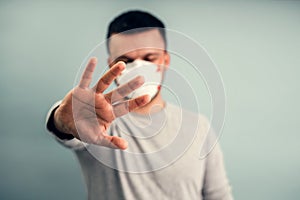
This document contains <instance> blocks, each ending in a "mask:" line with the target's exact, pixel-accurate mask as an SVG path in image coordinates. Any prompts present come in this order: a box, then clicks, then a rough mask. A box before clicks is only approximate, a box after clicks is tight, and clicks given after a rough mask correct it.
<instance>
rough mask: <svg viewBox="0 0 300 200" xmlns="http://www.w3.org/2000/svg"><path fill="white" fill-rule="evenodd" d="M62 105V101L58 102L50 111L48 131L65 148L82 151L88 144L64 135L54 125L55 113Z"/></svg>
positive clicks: (47, 124)
mask: <svg viewBox="0 0 300 200" xmlns="http://www.w3.org/2000/svg"><path fill="white" fill-rule="evenodd" d="M60 104H61V101H58V102H56V103H55V104H54V105H53V106H52V107H51V108H50V110H49V112H48V114H47V117H46V129H47V130H48V131H49V133H50V134H51V135H52V136H53V137H54V138H55V140H57V141H58V142H59V143H60V144H62V145H63V146H65V147H67V148H70V149H73V150H81V149H84V148H85V146H86V145H87V144H86V143H84V142H82V141H80V140H79V139H77V138H75V137H73V136H72V135H69V134H66V133H62V132H60V131H59V130H57V128H56V127H55V125H54V112H55V110H56V109H57V108H58V107H59V105H60Z"/></svg>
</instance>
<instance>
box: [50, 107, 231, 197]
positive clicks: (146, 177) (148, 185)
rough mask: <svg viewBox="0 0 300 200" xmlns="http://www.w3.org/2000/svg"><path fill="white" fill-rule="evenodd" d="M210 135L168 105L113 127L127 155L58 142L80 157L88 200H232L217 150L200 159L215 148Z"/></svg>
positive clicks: (202, 122) (199, 120) (201, 120)
mask: <svg viewBox="0 0 300 200" xmlns="http://www.w3.org/2000/svg"><path fill="white" fill-rule="evenodd" d="M57 105H58V104H57ZM57 105H54V106H53V108H55V107H56V106H57ZM52 110H53V109H51V110H50V112H49V114H48V117H47V123H51V122H49V116H51V113H52ZM52 114H53V113H52ZM208 130H209V123H208V121H207V120H206V118H205V117H203V116H201V115H198V114H194V113H191V112H188V111H186V110H183V109H181V108H179V107H177V106H175V105H172V104H167V105H166V107H165V108H164V109H163V110H162V111H160V112H157V113H153V114H150V115H139V114H135V113H130V114H127V115H125V116H123V117H121V118H118V119H117V120H115V121H114V123H113V124H112V126H111V127H110V129H109V131H108V133H109V134H111V135H118V136H121V137H123V138H125V139H126V140H127V141H128V142H129V147H128V149H127V150H126V151H121V150H113V149H108V148H105V147H98V146H95V145H90V144H86V143H83V142H81V141H80V140H78V139H76V138H74V139H70V140H61V139H59V138H58V137H56V139H57V140H58V141H59V142H60V143H62V144H63V145H64V146H66V147H68V148H71V149H73V150H74V152H75V154H76V156H77V157H78V160H79V162H80V165H81V169H82V173H83V175H84V179H85V182H86V185H87V191H88V199H104V200H121V199H126V200H131V199H134V200H136V199H138V200H148V199H159V200H163V199H168V200H169V199H171V200H177V199H178V200H185V199H188V200H193V199H206V200H208V199H209V200H223V199H224V200H230V199H232V195H231V188H230V185H229V183H228V179H227V177H226V173H225V169H224V164H223V157H222V152H221V150H220V146H219V145H218V144H217V145H216V146H215V147H214V149H213V151H211V152H210V154H208V156H206V158H205V159H200V150H201V149H202V150H203V148H210V147H211V145H213V144H214V142H215V139H214V138H215V137H214V136H213V135H212V134H211V133H210V132H208ZM54 136H55V133H54ZM204 150H205V149H204Z"/></svg>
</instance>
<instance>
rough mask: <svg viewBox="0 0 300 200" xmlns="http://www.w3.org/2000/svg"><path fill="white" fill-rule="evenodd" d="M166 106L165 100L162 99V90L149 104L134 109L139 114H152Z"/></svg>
mask: <svg viewBox="0 0 300 200" xmlns="http://www.w3.org/2000/svg"><path fill="white" fill-rule="evenodd" d="M164 107H165V101H164V100H163V99H162V96H161V94H160V92H159V93H158V94H157V95H156V97H155V98H154V99H152V100H151V101H150V102H149V103H148V104H146V105H145V106H143V107H140V108H138V109H136V110H134V111H133V112H134V113H138V114H150V113H155V112H159V111H161V110H162V109H163V108H164Z"/></svg>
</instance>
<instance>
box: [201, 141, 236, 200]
mask: <svg viewBox="0 0 300 200" xmlns="http://www.w3.org/2000/svg"><path fill="white" fill-rule="evenodd" d="M205 162H206V169H205V177H204V184H203V190H202V195H203V199H205V200H232V199H233V197H232V194H231V187H230V185H229V181H228V179H227V176H226V172H225V167H224V161H223V154H222V151H221V148H220V145H219V144H218V143H217V144H216V146H215V147H214V149H213V150H212V152H210V154H209V155H208V156H207V157H206V160H205Z"/></svg>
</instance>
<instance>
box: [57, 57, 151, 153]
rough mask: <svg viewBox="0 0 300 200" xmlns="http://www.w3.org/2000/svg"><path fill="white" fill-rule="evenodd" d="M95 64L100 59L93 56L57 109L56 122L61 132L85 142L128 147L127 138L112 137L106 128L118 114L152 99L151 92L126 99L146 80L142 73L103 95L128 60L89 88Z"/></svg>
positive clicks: (109, 71)
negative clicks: (75, 84)
mask: <svg viewBox="0 0 300 200" xmlns="http://www.w3.org/2000/svg"><path fill="white" fill-rule="evenodd" d="M96 65H97V58H91V59H90V60H89V63H88V64H87V66H86V68H85V70H84V72H83V74H82V77H81V80H80V82H79V85H78V86H76V87H75V88H73V89H72V90H71V91H70V92H69V93H68V94H67V95H66V96H65V98H64V99H63V101H62V103H61V104H60V106H59V107H58V108H57V109H56V111H55V113H54V124H55V126H56V128H57V129H58V130H59V131H61V132H64V133H66V134H72V135H73V136H74V137H76V138H78V139H80V140H82V141H84V142H86V143H91V144H97V145H101V146H106V147H110V148H118V149H126V148H127V146H128V144H127V142H126V141H125V140H124V139H122V138H120V137H117V136H110V135H108V134H107V132H106V131H107V129H108V128H109V126H110V125H111V123H112V121H113V120H114V119H115V118H116V117H120V116H122V115H125V114H127V113H128V112H130V111H132V110H134V109H137V108H138V107H141V106H144V105H145V104H147V103H148V102H149V101H150V97H149V96H148V95H144V96H140V97H137V98H135V99H131V100H127V101H123V99H124V97H125V96H126V95H128V94H130V93H131V92H132V91H133V90H135V89H137V88H138V87H140V86H141V85H142V84H143V83H144V79H143V77H141V76H138V77H135V78H134V77H133V79H132V80H131V81H129V82H128V83H126V84H124V85H121V86H119V87H118V88H117V89H115V90H113V91H111V92H109V93H107V94H104V93H103V92H104V91H105V90H106V89H107V88H108V87H109V86H110V84H111V83H112V82H113V81H114V80H115V78H116V77H117V76H119V75H120V74H121V72H122V71H123V70H124V69H125V63H124V62H118V63H116V64H115V65H113V66H112V67H111V68H110V69H109V70H108V71H107V72H106V73H105V74H104V75H103V76H102V77H101V78H100V79H99V81H98V82H97V84H96V85H95V86H94V87H93V88H90V84H91V81H92V75H93V72H94V70H95V67H96Z"/></svg>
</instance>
